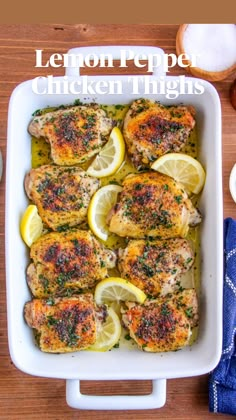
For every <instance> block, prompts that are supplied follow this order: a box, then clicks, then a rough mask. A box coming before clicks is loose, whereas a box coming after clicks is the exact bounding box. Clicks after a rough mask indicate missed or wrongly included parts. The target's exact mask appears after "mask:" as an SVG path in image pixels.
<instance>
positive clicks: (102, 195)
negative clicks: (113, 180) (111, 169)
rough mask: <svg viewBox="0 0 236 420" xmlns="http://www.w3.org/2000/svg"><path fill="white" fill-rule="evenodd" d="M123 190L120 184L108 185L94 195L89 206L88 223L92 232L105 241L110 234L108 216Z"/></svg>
mask: <svg viewBox="0 0 236 420" xmlns="http://www.w3.org/2000/svg"><path fill="white" fill-rule="evenodd" d="M121 191H122V187H121V186H119V185H113V184H111V185H106V186H105V187H102V188H100V189H99V190H98V191H96V193H95V194H94V195H93V197H92V200H91V201H90V204H89V208H88V224H89V227H90V229H91V230H92V232H93V233H94V234H95V235H96V236H97V237H98V238H100V239H102V240H103V241H106V240H107V238H108V235H109V229H108V225H107V223H106V218H107V215H108V213H109V211H110V210H111V208H112V207H113V206H114V205H115V204H116V201H117V196H118V194H119V193H120V192H121Z"/></svg>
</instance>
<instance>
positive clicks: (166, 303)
mask: <svg viewBox="0 0 236 420" xmlns="http://www.w3.org/2000/svg"><path fill="white" fill-rule="evenodd" d="M126 305H127V307H128V309H123V315H122V319H123V322H124V324H125V326H126V327H127V328H128V330H129V334H130V336H131V337H132V338H133V339H134V341H135V342H136V343H137V345H138V347H139V348H140V349H142V350H145V351H148V352H166V351H174V350H179V349H181V348H182V347H184V346H186V345H187V344H188V343H189V339H190V337H191V328H193V327H194V326H196V325H197V322H198V303H197V296H196V292H195V289H185V290H183V291H181V292H178V293H175V294H173V295H171V294H169V295H167V296H165V297H162V298H159V299H156V300H150V301H146V302H145V303H144V304H142V305H140V304H136V303H133V302H127V303H126Z"/></svg>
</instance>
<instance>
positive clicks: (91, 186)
mask: <svg viewBox="0 0 236 420" xmlns="http://www.w3.org/2000/svg"><path fill="white" fill-rule="evenodd" d="M99 186H100V181H99V180H98V179H96V178H92V177H89V176H88V175H87V174H86V172H85V171H83V170H82V169H81V168H79V167H78V166H70V167H64V166H56V165H43V166H40V167H39V168H37V169H31V171H30V172H29V173H28V174H27V175H26V177H25V190H26V193H27V195H28V197H29V199H30V200H32V201H33V203H34V204H36V206H37V208H38V212H39V215H40V216H41V218H42V220H43V222H44V223H45V224H46V225H47V226H49V227H50V228H51V229H53V230H57V229H58V228H59V227H62V226H64V225H67V226H75V225H79V224H81V223H83V222H85V221H86V220H87V219H86V216H87V210H88V206H89V202H90V199H91V197H92V195H93V194H94V193H95V192H96V191H97V189H98V188H99Z"/></svg>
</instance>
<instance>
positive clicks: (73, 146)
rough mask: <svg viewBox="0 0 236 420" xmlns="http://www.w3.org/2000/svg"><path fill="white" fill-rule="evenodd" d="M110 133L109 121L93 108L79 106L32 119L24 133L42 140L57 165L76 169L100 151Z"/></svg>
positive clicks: (103, 112) (110, 125)
mask: <svg viewBox="0 0 236 420" xmlns="http://www.w3.org/2000/svg"><path fill="white" fill-rule="evenodd" d="M111 129H112V120H111V118H108V117H107V116H106V113H105V111H104V110H103V109H101V108H100V107H99V106H98V105H97V104H90V105H81V106H80V105H79V106H73V107H69V108H65V109H59V110H57V111H52V112H48V113H46V114H44V115H40V116H36V117H34V118H33V120H32V121H31V122H30V124H29V127H28V131H29V133H30V134H31V135H32V136H34V137H37V138H39V137H44V138H45V139H46V140H47V141H48V142H49V143H50V146H51V157H52V160H53V161H54V163H56V164H57V165H76V164H80V163H82V162H85V161H87V160H88V159H90V158H91V157H92V156H94V155H95V154H96V153H98V152H99V151H100V149H101V148H102V146H103V144H104V142H105V140H106V139H104V136H108V134H109V133H110V131H111Z"/></svg>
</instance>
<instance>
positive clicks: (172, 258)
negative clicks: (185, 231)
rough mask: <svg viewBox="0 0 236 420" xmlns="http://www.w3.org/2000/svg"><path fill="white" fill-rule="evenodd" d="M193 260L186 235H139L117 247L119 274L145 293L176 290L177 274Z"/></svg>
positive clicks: (164, 292)
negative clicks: (150, 238) (151, 238)
mask: <svg viewBox="0 0 236 420" xmlns="http://www.w3.org/2000/svg"><path fill="white" fill-rule="evenodd" d="M193 262H194V251H193V247H192V244H191V243H190V241H188V240H186V239H182V238H173V239H165V240H155V241H151V242H150V241H146V240H144V239H139V240H131V241H129V243H128V245H127V247H126V248H125V249H121V248H120V249H119V258H118V268H119V271H120V274H121V277H123V278H125V279H127V280H129V281H130V282H131V283H133V284H134V285H135V286H137V287H139V289H141V290H143V291H144V292H145V293H146V294H147V295H148V296H152V297H157V296H159V295H160V294H161V295H165V294H167V293H171V292H173V291H174V290H176V288H177V287H178V284H179V282H178V280H179V279H180V275H181V274H182V273H185V272H186V271H188V270H190V268H191V267H192V265H193Z"/></svg>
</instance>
